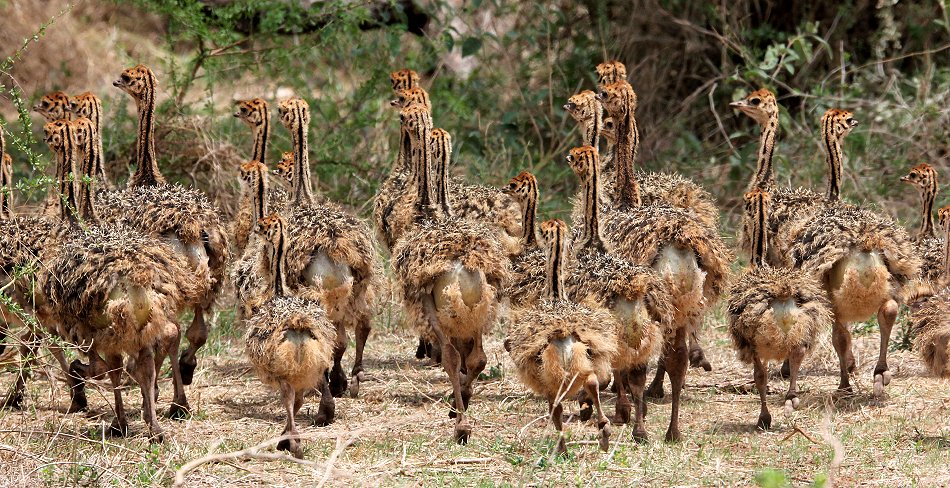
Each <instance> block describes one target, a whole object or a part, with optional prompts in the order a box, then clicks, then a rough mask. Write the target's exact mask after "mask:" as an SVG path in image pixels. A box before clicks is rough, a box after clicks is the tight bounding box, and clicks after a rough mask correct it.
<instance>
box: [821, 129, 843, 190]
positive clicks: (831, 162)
mask: <svg viewBox="0 0 950 488" xmlns="http://www.w3.org/2000/svg"><path fill="white" fill-rule="evenodd" d="M834 124H835V121H834V118H832V117H824V118H823V119H822V127H821V135H822V141H823V142H824V145H825V162H826V163H827V164H828V193H827V194H826V195H825V198H826V199H827V200H828V201H829V202H836V201H838V199H839V198H840V197H841V165H842V164H843V162H844V161H843V157H844V156H843V154H842V152H841V138H840V137H839V136H838V135H837V134H835V130H834Z"/></svg>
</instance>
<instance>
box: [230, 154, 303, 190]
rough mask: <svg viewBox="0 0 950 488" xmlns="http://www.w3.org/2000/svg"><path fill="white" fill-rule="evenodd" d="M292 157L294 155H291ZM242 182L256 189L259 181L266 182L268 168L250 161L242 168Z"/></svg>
mask: <svg viewBox="0 0 950 488" xmlns="http://www.w3.org/2000/svg"><path fill="white" fill-rule="evenodd" d="M291 155H292V153H291ZM239 171H240V175H241V181H242V182H244V184H245V185H246V186H247V188H254V187H256V186H257V183H258V182H259V181H266V179H267V166H264V164H263V163H261V162H260V161H248V162H246V163H243V164H241V166H240V169H239Z"/></svg>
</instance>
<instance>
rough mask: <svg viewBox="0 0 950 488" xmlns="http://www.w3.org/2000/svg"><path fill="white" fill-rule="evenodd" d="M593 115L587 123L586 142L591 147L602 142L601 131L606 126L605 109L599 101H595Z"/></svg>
mask: <svg viewBox="0 0 950 488" xmlns="http://www.w3.org/2000/svg"><path fill="white" fill-rule="evenodd" d="M592 105H593V115H592V116H591V118H590V120H588V121H587V123H586V124H585V130H584V144H585V145H587V146H591V147H598V146H597V145H598V144H599V143H600V131H601V130H603V126H604V114H603V112H604V109H603V107H601V105H600V104H599V103H593V104H592Z"/></svg>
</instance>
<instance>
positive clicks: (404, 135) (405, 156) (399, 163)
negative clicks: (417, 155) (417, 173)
mask: <svg viewBox="0 0 950 488" xmlns="http://www.w3.org/2000/svg"><path fill="white" fill-rule="evenodd" d="M411 158H412V144H411V142H410V141H409V132H408V131H406V129H405V128H403V127H401V128H400V129H399V152H398V153H396V167H395V168H393V170H394V171H404V170H406V169H409V170H412V164H411V163H412V162H411V161H410V159H411Z"/></svg>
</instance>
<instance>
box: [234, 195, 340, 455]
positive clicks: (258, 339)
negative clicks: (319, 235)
mask: <svg viewBox="0 0 950 488" xmlns="http://www.w3.org/2000/svg"><path fill="white" fill-rule="evenodd" d="M257 232H258V233H259V234H260V235H261V236H262V240H263V246H262V256H261V261H262V262H264V263H266V266H265V271H264V279H265V281H266V282H267V288H268V294H269V295H270V298H269V299H268V300H267V301H265V302H264V303H263V304H262V305H261V306H260V307H259V308H257V310H256V312H255V313H254V314H253V315H251V316H250V317H249V318H248V319H247V335H246V336H245V345H246V349H245V350H246V351H247V356H248V358H249V359H250V360H251V364H252V365H253V366H254V371H255V372H256V373H257V376H258V377H259V378H260V379H261V381H263V382H264V383H265V384H266V385H268V386H270V387H271V388H274V389H277V390H279V391H280V396H281V401H282V403H283V405H284V409H285V410H286V411H287V425H286V426H285V427H284V432H283V434H284V435H288V436H289V439H285V440H282V441H280V443H278V444H277V448H278V449H282V450H285V451H289V452H291V453H292V454H293V455H294V456H295V457H297V458H302V457H303V449H302V448H301V447H300V439H299V434H298V433H297V426H296V423H295V421H294V417H295V416H296V415H297V412H298V411H299V410H300V407H301V406H302V405H303V401H304V396H305V395H306V394H307V392H308V391H310V390H313V389H314V388H315V387H317V386H320V387H321V395H320V407H319V411H318V413H317V417H316V420H315V422H316V424H317V425H329V424H330V422H332V421H333V417H334V415H335V403H334V400H333V395H332V394H331V393H330V381H329V378H328V377H327V371H328V370H329V369H330V367H331V365H332V364H333V351H334V349H335V348H336V341H337V336H336V327H335V326H334V325H333V324H332V323H331V322H330V321H329V319H327V315H326V312H325V311H324V310H323V308H322V307H321V306H320V303H319V302H317V301H315V300H309V299H306V298H301V297H297V296H293V295H292V294H291V292H290V289H289V288H288V287H287V280H286V273H287V251H288V247H289V239H288V235H287V223H286V222H285V221H284V219H282V218H281V217H280V216H279V215H277V214H271V215H269V216H267V217H264V218H261V219H260V220H258V225H257Z"/></svg>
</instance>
